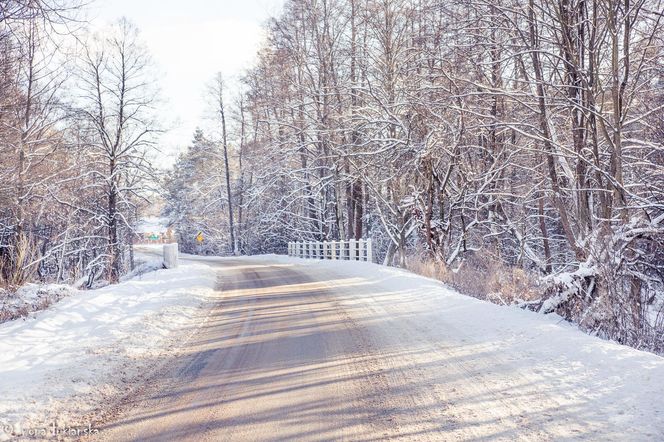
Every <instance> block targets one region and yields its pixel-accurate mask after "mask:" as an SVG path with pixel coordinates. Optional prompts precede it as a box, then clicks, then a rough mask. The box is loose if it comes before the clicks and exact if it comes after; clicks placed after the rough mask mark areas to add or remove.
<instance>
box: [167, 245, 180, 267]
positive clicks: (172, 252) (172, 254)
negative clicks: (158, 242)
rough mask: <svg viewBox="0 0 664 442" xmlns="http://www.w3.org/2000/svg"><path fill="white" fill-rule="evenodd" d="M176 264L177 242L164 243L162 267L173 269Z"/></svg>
mask: <svg viewBox="0 0 664 442" xmlns="http://www.w3.org/2000/svg"><path fill="white" fill-rule="evenodd" d="M177 266H178V243H172V244H164V267H166V268H167V269H175V268H177Z"/></svg>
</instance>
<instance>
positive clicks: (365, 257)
mask: <svg viewBox="0 0 664 442" xmlns="http://www.w3.org/2000/svg"><path fill="white" fill-rule="evenodd" d="M288 256H294V257H296V258H310V259H343V260H351V261H368V262H373V250H372V248H371V239H367V240H364V239H360V240H354V239H351V240H349V241H294V242H289V243H288Z"/></svg>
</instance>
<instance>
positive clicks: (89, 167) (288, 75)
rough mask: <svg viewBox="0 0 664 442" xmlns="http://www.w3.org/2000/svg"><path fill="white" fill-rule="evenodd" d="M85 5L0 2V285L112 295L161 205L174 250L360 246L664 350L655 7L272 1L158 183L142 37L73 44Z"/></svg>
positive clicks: (89, 38) (511, 1) (622, 1)
mask: <svg viewBox="0 0 664 442" xmlns="http://www.w3.org/2000/svg"><path fill="white" fill-rule="evenodd" d="M79 8H80V5H76V4H73V3H72V2H65V1H62V0H31V1H29V0H9V1H5V2H2V4H1V6H0V14H1V15H0V70H1V72H2V74H1V77H0V162H1V164H2V167H0V274H1V276H0V279H1V280H2V282H4V283H5V284H10V285H11V284H13V285H19V284H22V283H24V282H26V281H31V280H40V281H65V282H71V281H74V280H77V279H80V278H85V279H86V280H87V281H88V282H89V284H92V283H93V282H94V281H95V280H98V279H104V280H107V281H109V282H117V281H118V279H119V278H120V275H122V274H123V273H124V272H127V271H128V270H129V269H130V268H131V267H132V238H133V228H134V226H135V225H136V223H137V222H138V220H139V219H140V217H141V213H142V211H144V210H145V209H146V208H148V207H149V206H150V205H154V204H155V203H159V204H163V206H164V209H163V215H164V216H165V217H166V218H167V219H168V220H169V222H170V223H171V224H172V226H173V227H174V229H175V230H176V231H177V232H178V235H179V243H180V247H181V250H183V251H185V252H194V253H208V254H222V255H223V254H229V255H232V254H261V253H285V251H286V245H287V243H288V242H289V241H295V240H336V239H351V238H355V239H359V238H371V239H372V241H373V243H374V250H375V253H376V254H377V256H378V258H379V263H382V264H384V265H392V266H400V267H405V268H408V269H411V270H413V271H415V272H418V273H421V274H425V275H427V276H431V277H435V278H438V279H441V280H442V281H444V282H446V283H448V284H450V285H452V286H454V287H456V288H458V289H459V290H460V291H462V292H463V293H466V294H469V295H473V296H477V297H480V298H483V299H487V300H490V301H492V302H497V303H501V304H510V305H511V304H516V305H519V306H521V307H523V308H528V309H531V310H535V311H539V312H542V313H553V312H555V313H557V314H559V315H561V316H563V317H564V318H566V319H568V320H571V321H573V322H575V323H577V324H579V326H580V327H581V328H583V329H584V330H586V331H588V332H589V333H592V334H595V335H598V336H601V337H604V338H607V339H613V340H616V341H618V342H621V343H624V344H627V345H631V346H634V347H636V348H643V349H647V350H650V351H656V352H662V351H664V32H663V29H662V21H664V3H663V2H662V1H661V0H523V1H515V0H492V1H483V0H450V1H444V2H442V1H434V0H286V1H285V3H284V7H283V11H282V13H281V14H280V15H279V16H277V17H275V18H274V19H272V20H270V21H269V22H268V23H266V32H267V39H266V41H265V43H264V45H263V47H262V48H261V50H260V51H259V53H258V54H257V56H256V63H255V65H254V66H253V67H252V68H251V69H249V70H248V71H247V72H246V74H245V75H244V76H243V78H242V79H241V87H239V88H230V87H229V86H228V85H229V83H228V82H226V81H225V79H224V77H223V76H222V75H221V74H217V75H214V73H211V75H210V78H211V81H210V82H209V83H208V84H206V85H201V88H202V89H205V91H206V92H205V93H206V96H207V97H208V101H209V103H210V115H209V117H208V119H209V120H211V121H208V126H212V127H214V129H212V130H208V129H206V130H203V129H202V130H198V131H196V133H195V134H192V141H191V143H190V145H189V146H183V151H182V153H181V154H180V156H179V157H178V159H177V161H176V162H175V165H174V166H173V168H172V169H169V170H166V171H162V170H157V168H155V167H154V161H153V158H154V152H155V151H157V150H158V148H159V137H158V136H159V134H160V133H161V132H162V131H163V130H165V129H167V128H163V127H161V126H160V124H159V123H160V122H159V121H156V120H155V119H154V113H153V110H154V108H155V106H157V105H158V103H157V102H156V101H155V100H156V98H155V97H156V96H155V91H154V90H152V85H153V81H152V75H153V73H152V72H151V65H150V57H149V53H148V52H147V49H146V48H145V47H144V46H143V45H142V44H141V40H140V35H139V34H138V31H137V29H136V28H135V27H134V26H133V25H131V24H130V23H129V22H128V21H126V20H120V21H118V22H117V23H115V24H114V25H113V26H112V28H111V29H112V32H110V31H109V32H105V33H103V34H101V35H96V34H88V33H86V32H84V31H79V30H78V29H76V28H77V27H79V26H82V24H81V23H80V22H79V20H78V19H77V10H78V9H79ZM68 34H75V35H76V38H75V39H73V40H74V41H73V42H70V43H67V44H63V43H62V40H63V39H64V38H65V36H66V35H68ZM183 38H186V36H183ZM210 123H211V124H210ZM203 126H204V125H203V123H202V124H201V127H203ZM199 231H203V232H205V235H206V241H205V244H204V245H203V246H200V245H197V244H196V240H195V236H196V233H197V232H199Z"/></svg>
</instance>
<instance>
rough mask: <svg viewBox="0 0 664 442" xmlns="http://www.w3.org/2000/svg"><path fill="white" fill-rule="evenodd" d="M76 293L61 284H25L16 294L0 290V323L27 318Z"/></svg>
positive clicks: (71, 288) (69, 287) (74, 290)
mask: <svg viewBox="0 0 664 442" xmlns="http://www.w3.org/2000/svg"><path fill="white" fill-rule="evenodd" d="M75 293H77V290H76V289H74V288H73V287H71V286H68V285H62V284H46V285H40V284H26V285H24V286H22V287H19V288H18V290H16V292H9V291H7V290H4V289H1V288H0V323H3V322H6V321H10V320H13V319H18V318H22V317H25V316H28V315H29V314H30V313H34V312H38V311H40V310H44V309H45V308H48V307H49V306H50V305H51V304H54V303H56V302H58V301H60V300H61V299H63V298H66V297H68V296H71V295H73V294H75Z"/></svg>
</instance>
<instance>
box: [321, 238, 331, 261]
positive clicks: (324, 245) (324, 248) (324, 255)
mask: <svg viewBox="0 0 664 442" xmlns="http://www.w3.org/2000/svg"><path fill="white" fill-rule="evenodd" d="M329 250H330V244H328V242H327V240H324V241H323V259H328V257H327V255H328V252H329Z"/></svg>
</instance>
